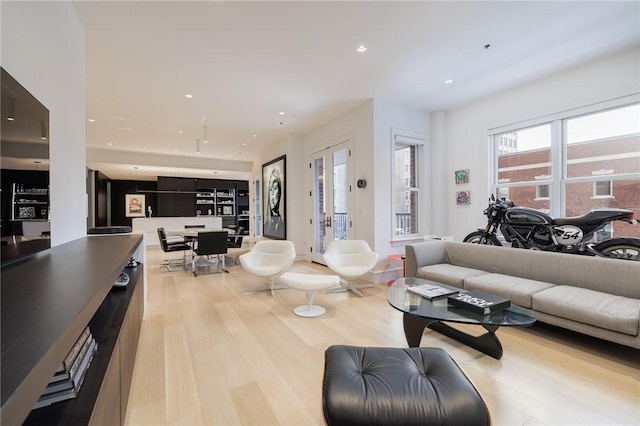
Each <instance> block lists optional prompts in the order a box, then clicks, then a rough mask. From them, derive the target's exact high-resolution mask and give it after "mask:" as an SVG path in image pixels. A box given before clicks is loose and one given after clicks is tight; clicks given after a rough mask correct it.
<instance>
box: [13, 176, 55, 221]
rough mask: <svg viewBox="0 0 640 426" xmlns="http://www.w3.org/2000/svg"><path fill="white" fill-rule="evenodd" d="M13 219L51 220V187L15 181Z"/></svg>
mask: <svg viewBox="0 0 640 426" xmlns="http://www.w3.org/2000/svg"><path fill="white" fill-rule="evenodd" d="M11 220H13V221H34V222H44V221H48V220H49V187H48V186H46V187H45V186H42V185H40V186H38V185H24V184H21V183H14V184H13V185H12V197H11Z"/></svg>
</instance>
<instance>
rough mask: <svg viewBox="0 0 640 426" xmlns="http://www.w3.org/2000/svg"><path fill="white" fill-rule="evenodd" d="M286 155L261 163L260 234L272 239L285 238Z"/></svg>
mask: <svg viewBox="0 0 640 426" xmlns="http://www.w3.org/2000/svg"><path fill="white" fill-rule="evenodd" d="M286 157H287V156H286V155H283V156H282V157H278V158H276V159H275V160H272V161H269V162H268V163H265V164H263V165H262V200H263V215H262V217H263V218H264V221H263V223H262V235H263V236H264V237H266V238H271V239H274V240H286V239H287V222H286V217H285V214H286V211H287V202H286V200H287V199H286V197H285V194H286V166H287V158H286Z"/></svg>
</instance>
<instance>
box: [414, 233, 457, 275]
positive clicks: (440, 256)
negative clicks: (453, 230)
mask: <svg viewBox="0 0 640 426" xmlns="http://www.w3.org/2000/svg"><path fill="white" fill-rule="evenodd" d="M445 244H446V243H445V242H444V241H440V240H434V241H426V242H424V243H418V244H409V245H407V246H405V253H406V260H405V262H406V263H405V268H406V270H405V275H406V276H407V277H415V276H416V272H417V271H418V268H421V267H423V266H427V265H437V264H439V263H446V262H447V261H446V255H445V250H444V248H445Z"/></svg>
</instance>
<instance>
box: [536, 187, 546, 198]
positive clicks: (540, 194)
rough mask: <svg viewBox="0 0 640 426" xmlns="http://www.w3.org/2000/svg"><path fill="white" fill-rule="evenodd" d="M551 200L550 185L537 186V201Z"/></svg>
mask: <svg viewBox="0 0 640 426" xmlns="http://www.w3.org/2000/svg"><path fill="white" fill-rule="evenodd" d="M542 198H547V199H548V198H549V185H537V186H536V199H538V200H539V199H542Z"/></svg>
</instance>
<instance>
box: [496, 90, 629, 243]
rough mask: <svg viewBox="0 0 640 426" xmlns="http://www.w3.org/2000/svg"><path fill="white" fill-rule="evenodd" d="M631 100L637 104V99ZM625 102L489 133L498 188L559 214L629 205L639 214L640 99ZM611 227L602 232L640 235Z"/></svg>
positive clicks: (625, 227) (623, 227)
mask: <svg viewBox="0 0 640 426" xmlns="http://www.w3.org/2000/svg"><path fill="white" fill-rule="evenodd" d="M630 100H634V101H635V102H637V96H636V97H633V98H631V97H629V98H627V100H626V102H629V101H630ZM624 102H625V99H622V100H619V101H615V103H614V102H613V101H612V102H609V103H606V104H602V105H603V106H600V107H598V106H597V105H595V106H590V107H588V108H583V109H580V110H576V111H574V112H567V113H562V114H558V115H556V116H554V117H552V118H551V119H549V118H548V119H541V120H539V121H540V122H539V123H535V122H534V121H532V122H530V124H529V125H528V126H526V127H525V126H523V127H522V128H509V129H507V130H503V131H496V132H495V133H494V134H493V135H491V136H490V140H491V142H492V152H493V158H494V161H493V163H494V165H495V166H494V171H493V173H492V179H493V182H492V187H493V192H494V193H496V194H497V195H498V196H499V197H502V196H503V194H505V193H506V194H507V195H510V199H511V200H512V201H513V202H514V203H515V204H516V205H520V206H526V207H531V208H535V209H538V210H542V211H546V212H548V213H550V214H551V215H552V216H555V217H563V216H564V217H570V216H579V215H582V214H584V213H587V212H588V211H589V210H591V209H594V208H625V209H629V210H633V211H634V212H635V215H636V216H640V120H638V117H640V104H638V103H633V104H627V105H624ZM604 105H606V106H607V107H606V108H605V107H604ZM612 225H613V226H612V227H608V228H607V230H606V232H605V231H603V232H602V233H600V234H599V237H600V238H602V237H603V236H604V235H605V234H606V235H614V236H634V237H640V228H639V227H637V226H636V227H634V226H632V225H628V224H626V223H623V222H619V221H618V222H615V223H613V224H612Z"/></svg>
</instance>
